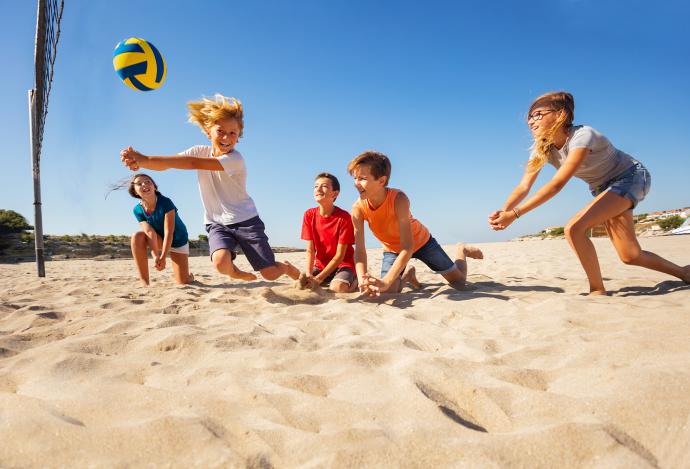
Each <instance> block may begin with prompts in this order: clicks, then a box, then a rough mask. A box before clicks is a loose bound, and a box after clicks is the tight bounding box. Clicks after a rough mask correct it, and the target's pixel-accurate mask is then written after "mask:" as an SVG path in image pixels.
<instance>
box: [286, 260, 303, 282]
mask: <svg viewBox="0 0 690 469" xmlns="http://www.w3.org/2000/svg"><path fill="white" fill-rule="evenodd" d="M283 263H284V264H285V266H286V267H287V270H286V271H285V273H286V274H287V276H288V277H290V278H291V279H292V280H297V279H299V278H300V271H299V269H298V268H297V267H295V266H294V265H292V264H290V263H289V262H288V261H283Z"/></svg>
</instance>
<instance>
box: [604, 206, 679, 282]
mask: <svg viewBox="0 0 690 469" xmlns="http://www.w3.org/2000/svg"><path fill="white" fill-rule="evenodd" d="M604 225H605V226H606V231H607V232H608V234H609V238H611V242H613V246H614V247H615V248H616V252H617V253H618V257H620V259H621V260H622V261H623V262H624V263H626V264H628V265H637V266H640V267H646V268H647V269H652V270H656V271H658V272H663V273H665V274H669V275H673V276H674V277H678V278H679V279H681V280H683V281H684V282H685V283H690V265H686V266H685V267H681V266H679V265H677V264H674V263H673V262H670V261H668V260H666V259H664V258H663V257H661V256H658V255H656V254H654V253H653V252H649V251H643V250H642V248H641V247H640V243H639V242H638V241H637V236H636V235H635V223H634V222H633V218H632V210H626V211H625V212H623V213H621V214H620V215H617V216H615V217H613V218H611V219H609V220H607V221H606V222H605V223H604Z"/></svg>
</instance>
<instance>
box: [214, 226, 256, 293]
mask: <svg viewBox="0 0 690 469" xmlns="http://www.w3.org/2000/svg"><path fill="white" fill-rule="evenodd" d="M206 231H207V232H208V248H209V251H211V261H212V262H213V266H214V267H215V268H216V270H217V271H218V272H220V273H221V274H225V275H228V276H229V277H231V278H235V279H239V280H256V275H254V274H252V273H250V272H245V271H243V270H240V269H238V268H237V266H235V264H234V263H233V260H234V259H235V257H236V256H237V255H236V254H235V247H236V246H237V240H236V239H235V236H234V234H233V231H232V225H227V226H226V225H220V224H218V223H212V224H209V225H206Z"/></svg>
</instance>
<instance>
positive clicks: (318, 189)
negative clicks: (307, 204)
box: [314, 178, 338, 205]
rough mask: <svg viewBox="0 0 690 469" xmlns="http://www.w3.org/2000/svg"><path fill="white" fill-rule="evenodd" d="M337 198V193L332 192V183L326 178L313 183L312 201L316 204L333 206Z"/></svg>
mask: <svg viewBox="0 0 690 469" xmlns="http://www.w3.org/2000/svg"><path fill="white" fill-rule="evenodd" d="M336 197H338V191H335V190H333V182H331V180H330V179H328V178H318V179H317V180H316V181H314V200H316V203H317V204H320V205H323V204H333V203H335V199H336Z"/></svg>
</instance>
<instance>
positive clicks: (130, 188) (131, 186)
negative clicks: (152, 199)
mask: <svg viewBox="0 0 690 469" xmlns="http://www.w3.org/2000/svg"><path fill="white" fill-rule="evenodd" d="M138 177H147V178H149V180H150V181H151V182H152V183H153V188H154V190H155V191H156V195H161V193H160V192H158V185H157V184H156V181H154V180H153V178H152V177H151V176H149V175H148V174H146V173H137V174H135V175H134V176H132V178H131V179H130V180H129V185H128V186H127V192H129V195H131V196H132V197H134V198H135V199H141V197H139V195H138V194H137V191H136V190H134V181H135V180H136V179H137V178H138Z"/></svg>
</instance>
